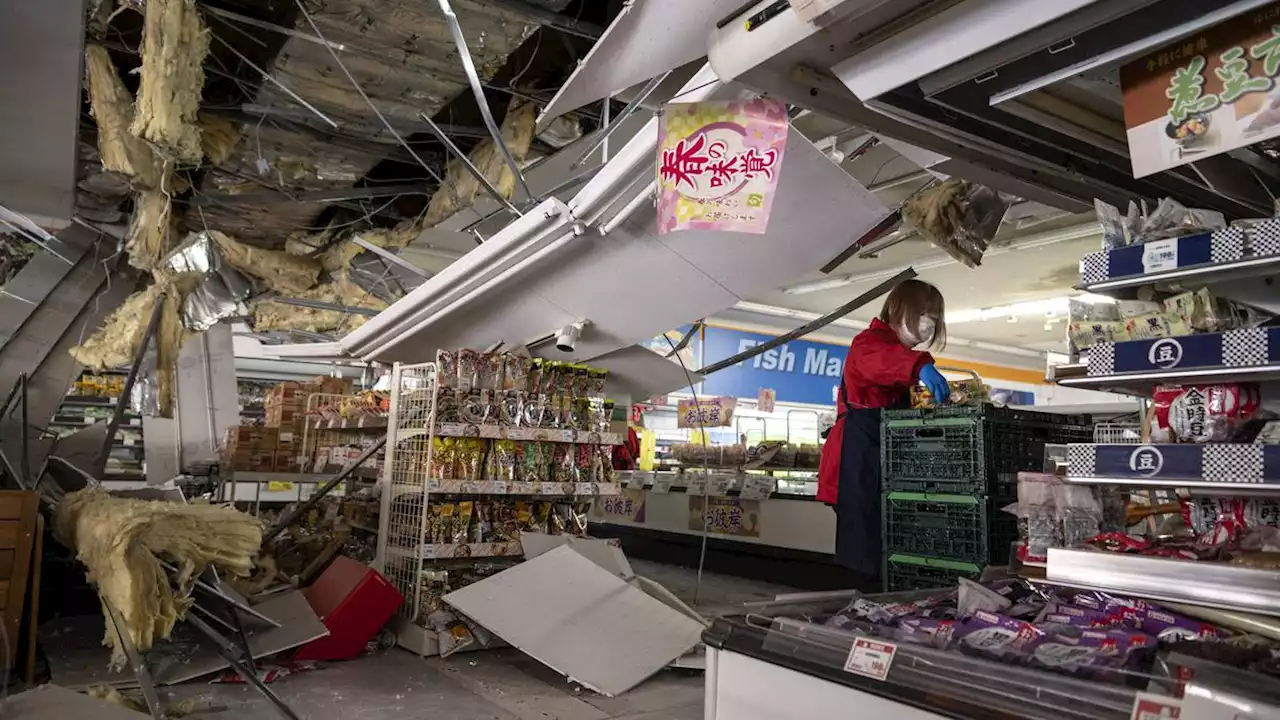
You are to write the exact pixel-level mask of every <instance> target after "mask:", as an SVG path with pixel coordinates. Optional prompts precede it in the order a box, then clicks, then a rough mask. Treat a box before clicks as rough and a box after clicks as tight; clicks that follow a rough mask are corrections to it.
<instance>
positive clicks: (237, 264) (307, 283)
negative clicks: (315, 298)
mask: <svg viewBox="0 0 1280 720" xmlns="http://www.w3.org/2000/svg"><path fill="white" fill-rule="evenodd" d="M212 235H213V241H214V242H215V243H217V245H218V249H219V250H221V251H222V256H223V257H224V258H226V259H227V262H228V263H230V264H231V266H232V267H234V268H235V269H237V270H239V271H240V272H242V273H245V274H246V275H250V276H252V277H256V278H258V279H259V280H262V281H263V282H264V283H266V284H267V287H268V288H269V289H271V290H274V291H276V292H280V293H285V294H288V295H296V294H298V293H300V292H303V291H304V290H308V289H310V288H312V287H315V284H316V283H317V282H319V280H320V270H321V267H320V261H319V260H316V259H314V258H308V257H302V256H300V255H294V254H292V253H288V252H284V251H281V250H263V249H262V248H256V247H253V246H251V245H245V244H244V243H242V242H240V241H238V240H235V239H233V238H232V237H231V236H229V235H227V234H226V233H223V232H219V231H217V230H214V231H212Z"/></svg>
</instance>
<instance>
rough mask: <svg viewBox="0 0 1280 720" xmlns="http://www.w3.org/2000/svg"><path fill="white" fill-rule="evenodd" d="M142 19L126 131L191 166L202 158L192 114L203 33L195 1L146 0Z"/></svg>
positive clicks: (205, 44) (205, 47)
mask: <svg viewBox="0 0 1280 720" xmlns="http://www.w3.org/2000/svg"><path fill="white" fill-rule="evenodd" d="M145 15H146V19H145V20H144V22H143V36H142V82H141V83H140V84H139V86H138V109H137V115H136V116H135V117H134V120H133V125H132V126H131V127H130V128H129V130H130V132H132V133H133V134H134V135H136V136H138V137H140V138H142V139H143V140H146V141H148V142H150V143H152V144H154V145H155V146H156V147H157V148H159V149H160V151H161V152H162V153H163V154H164V155H166V158H167V159H168V160H172V161H173V162H175V163H178V164H182V165H197V164H199V163H200V159H201V158H202V157H203V155H204V151H203V149H202V147H201V145H200V126H199V124H198V118H197V111H198V110H199V107H200V93H201V90H202V89H203V88H204V59H205V56H206V55H208V54H209V33H208V31H207V30H206V29H205V27H204V23H203V21H201V19H200V11H199V10H198V9H197V8H196V3H195V0H147V5H146V12H145Z"/></svg>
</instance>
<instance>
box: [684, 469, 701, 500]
mask: <svg viewBox="0 0 1280 720" xmlns="http://www.w3.org/2000/svg"><path fill="white" fill-rule="evenodd" d="M683 479H684V491H685V493H686V494H688V495H706V494H707V476H706V475H694V474H692V473H690V474H686V475H685V476H684V478H683Z"/></svg>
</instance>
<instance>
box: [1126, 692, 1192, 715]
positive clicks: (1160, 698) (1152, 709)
mask: <svg viewBox="0 0 1280 720" xmlns="http://www.w3.org/2000/svg"><path fill="white" fill-rule="evenodd" d="M1181 715H1182V701H1181V700H1178V699H1177V698H1171V697H1166V696H1164V695H1153V694H1152V693H1144V692H1140V693H1138V694H1137V696H1135V697H1134V698H1133V710H1132V711H1131V712H1130V713H1129V718H1130V720H1178V718H1179V717H1181Z"/></svg>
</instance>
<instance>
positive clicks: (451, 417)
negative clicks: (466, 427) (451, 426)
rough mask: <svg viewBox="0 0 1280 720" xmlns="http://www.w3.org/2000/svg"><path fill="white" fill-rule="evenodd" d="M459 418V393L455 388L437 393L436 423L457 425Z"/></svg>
mask: <svg viewBox="0 0 1280 720" xmlns="http://www.w3.org/2000/svg"><path fill="white" fill-rule="evenodd" d="M458 421H459V416H458V392H457V390H455V389H454V388H445V387H442V388H440V390H439V391H437V393H436V422H440V423H456V422H458Z"/></svg>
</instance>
